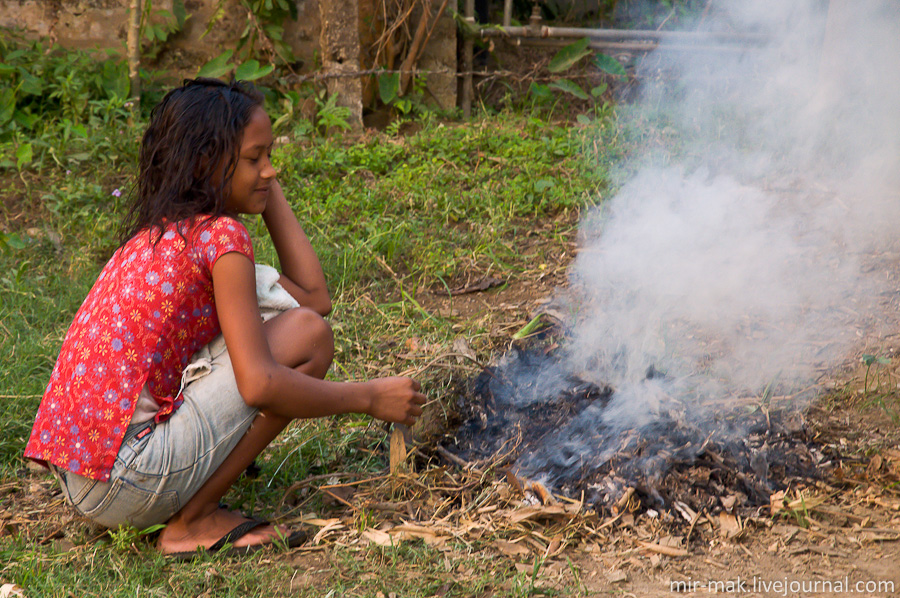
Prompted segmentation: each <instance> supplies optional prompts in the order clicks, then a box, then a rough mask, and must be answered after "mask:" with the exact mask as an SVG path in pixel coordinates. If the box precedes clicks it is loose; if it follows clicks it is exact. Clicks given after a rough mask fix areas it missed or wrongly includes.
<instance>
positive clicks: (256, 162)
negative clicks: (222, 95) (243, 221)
mask: <svg viewBox="0 0 900 598" xmlns="http://www.w3.org/2000/svg"><path fill="white" fill-rule="evenodd" d="M272 142H273V137H272V123H271V121H270V120H269V116H268V115H267V114H266V111H265V110H263V109H262V108H261V107H259V106H257V107H256V108H254V109H253V112H252V113H251V115H250V121H249V122H248V123H247V126H246V127H244V135H243V139H242V141H241V149H240V153H239V154H238V161H237V166H235V169H234V175H233V176H232V177H231V183H230V184H229V187H228V190H227V191H226V193H227V194H228V196H227V197H226V198H225V210H226V211H228V212H232V213H237V214H262V212H263V210H265V209H266V201H267V200H268V199H269V188H270V186H271V184H272V181H273V180H275V175H276V172H275V168H273V167H272V161H271V159H270V154H271V152H272Z"/></svg>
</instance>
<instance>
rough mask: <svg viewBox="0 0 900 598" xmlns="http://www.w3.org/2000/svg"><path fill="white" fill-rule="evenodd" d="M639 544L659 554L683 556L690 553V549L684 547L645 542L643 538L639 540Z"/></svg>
mask: <svg viewBox="0 0 900 598" xmlns="http://www.w3.org/2000/svg"><path fill="white" fill-rule="evenodd" d="M637 543H638V545H640V547H641V548H643V549H645V550H649V551H650V552H655V553H657V554H663V555H665V556H671V557H683V556H687V555H688V551H687V550H684V549H683V548H673V547H672V546H661V545H659V544H654V543H652V542H644V541H643V540H638V541H637Z"/></svg>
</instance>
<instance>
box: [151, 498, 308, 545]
mask: <svg viewBox="0 0 900 598" xmlns="http://www.w3.org/2000/svg"><path fill="white" fill-rule="evenodd" d="M249 521H252V520H251V519H249V518H247V517H244V516H243V515H241V514H240V513H237V512H235V511H229V510H227V509H223V508H219V506H218V505H215V506H214V507H213V508H212V510H210V512H209V513H208V514H206V515H205V516H202V517H199V518H197V519H194V520H192V521H185V519H184V517H182V516H180V513H179V514H176V515H174V516H173V517H172V518H171V519H170V520H169V521H168V523H166V527H164V528H163V530H162V531H161V532H160V534H159V539H158V540H157V543H156V547H157V549H158V550H159V551H160V552H162V553H163V554H182V553H186V554H190V553H193V552H196V551H197V549H198V548H204V549H209V548H210V547H212V546H213V545H215V544H216V542H219V541H220V540H221V539H222V538H224V537H225V536H226V535H228V533H229V532H231V531H232V530H234V529H235V528H237V527H238V526H240V525H241V524H242V523H247V522H249ZM289 535H290V531H289V530H288V529H287V528H286V527H285V526H283V525H280V526H278V527H275V526H273V525H270V524H263V525H259V526H257V527H254V528H253V529H251V530H250V531H248V532H247V533H246V534H244V535H242V536H241V537H239V538H237V539H235V540H233V541H232V542H231V545H232V546H233V547H234V548H247V547H257V546H262V545H266V544H271V543H272V542H275V541H277V540H279V539H284V538H287V537H288V536H289Z"/></svg>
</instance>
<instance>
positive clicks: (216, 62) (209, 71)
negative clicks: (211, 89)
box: [197, 50, 234, 79]
mask: <svg viewBox="0 0 900 598" xmlns="http://www.w3.org/2000/svg"><path fill="white" fill-rule="evenodd" d="M232 54H234V51H233V50H225V51H224V52H222V53H221V54H219V55H218V56H216V57H215V58H213V59H212V60H210V61H209V62H207V63H206V64H204V65H203V66H201V67H200V70H199V71H198V72H197V76H198V77H212V78H214V79H218V78H219V77H221V76H222V75H225V74H226V73H228V72H229V71H231V69H233V68H234V65H233V64H231V63H230V62H228V61H229V60H231V55H232Z"/></svg>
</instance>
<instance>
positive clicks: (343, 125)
mask: <svg viewBox="0 0 900 598" xmlns="http://www.w3.org/2000/svg"><path fill="white" fill-rule="evenodd" d="M337 99H338V96H337V94H331V95H330V96H328V97H327V98H326V99H324V100H323V99H320V98H316V106H318V108H319V111H318V113H317V115H316V125H317V126H318V127H319V128H320V129H321V130H323V131H329V130H334V129H340V130H343V131H349V130H350V125H349V124H348V123H347V120H348V119H349V118H350V115H351V112H350V109H349V108H347V107H345V106H338V105H337Z"/></svg>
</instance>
